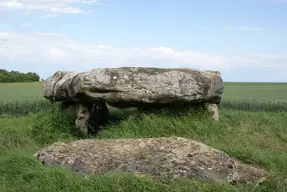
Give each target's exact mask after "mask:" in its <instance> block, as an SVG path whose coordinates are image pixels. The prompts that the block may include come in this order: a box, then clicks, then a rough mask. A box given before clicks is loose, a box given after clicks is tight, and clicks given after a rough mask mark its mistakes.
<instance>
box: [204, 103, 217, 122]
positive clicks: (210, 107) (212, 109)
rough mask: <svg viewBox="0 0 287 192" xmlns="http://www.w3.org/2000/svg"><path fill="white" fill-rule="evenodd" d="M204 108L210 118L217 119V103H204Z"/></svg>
mask: <svg viewBox="0 0 287 192" xmlns="http://www.w3.org/2000/svg"><path fill="white" fill-rule="evenodd" d="M204 109H205V110H206V111H207V112H208V113H209V114H210V116H211V117H212V119H214V120H216V121H218V120H219V109H218V105H217V104H214V103H204Z"/></svg>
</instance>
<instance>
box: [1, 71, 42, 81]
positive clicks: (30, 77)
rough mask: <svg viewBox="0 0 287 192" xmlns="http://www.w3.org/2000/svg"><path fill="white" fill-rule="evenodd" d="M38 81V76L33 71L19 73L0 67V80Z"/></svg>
mask: <svg viewBox="0 0 287 192" xmlns="http://www.w3.org/2000/svg"><path fill="white" fill-rule="evenodd" d="M36 81H40V76H39V75H38V74H37V73H34V72H28V73H26V74H25V73H21V72H19V71H10V72H9V71H7V70H5V69H0V82H4V83H13V82H36Z"/></svg>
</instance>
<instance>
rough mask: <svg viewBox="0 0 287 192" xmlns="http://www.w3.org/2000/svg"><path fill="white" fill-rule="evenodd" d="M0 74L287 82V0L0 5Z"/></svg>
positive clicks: (42, 0) (59, 0)
mask: <svg viewBox="0 0 287 192" xmlns="http://www.w3.org/2000/svg"><path fill="white" fill-rule="evenodd" d="M0 18H1V19H0V68H6V69H8V70H18V71H23V72H27V71H35V72H37V73H39V74H40V75H41V77H42V78H47V77H49V76H50V75H52V74H53V73H54V72H55V71H57V70H68V71H85V70H89V69H94V68H102V67H121V66H137V67H139V66H142V67H145V66H146V67H167V68H172V67H188V68H197V69H203V70H204V69H207V70H209V69H211V70H219V71H220V72H221V73H222V77H223V79H224V80H225V81H283V82H286V81H287V0H232V1H231V0H217V1H214V0H201V1H195V0H177V1H174V0H173V1H172V0H98V1H94V0H0Z"/></svg>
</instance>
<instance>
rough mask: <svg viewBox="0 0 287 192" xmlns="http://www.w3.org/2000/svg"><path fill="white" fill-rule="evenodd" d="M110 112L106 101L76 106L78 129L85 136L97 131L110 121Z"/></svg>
mask: <svg viewBox="0 0 287 192" xmlns="http://www.w3.org/2000/svg"><path fill="white" fill-rule="evenodd" d="M108 117H109V110H108V107H107V105H106V103H105V102H104V101H97V102H93V103H89V104H87V103H86V104H81V103H80V104H76V120H75V125H76V128H77V129H78V130H79V131H80V132H82V133H83V134H84V135H86V136H88V135H89V133H90V132H93V131H95V130H97V129H98V128H99V127H98V126H99V125H103V124H105V123H106V122H107V121H108Z"/></svg>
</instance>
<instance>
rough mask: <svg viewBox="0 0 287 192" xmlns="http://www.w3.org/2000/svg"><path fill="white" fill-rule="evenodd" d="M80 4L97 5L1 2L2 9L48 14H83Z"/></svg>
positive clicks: (54, 0) (86, 0) (70, 0)
mask: <svg viewBox="0 0 287 192" xmlns="http://www.w3.org/2000/svg"><path fill="white" fill-rule="evenodd" d="M79 4H90V5H91V4H94V5H95V4H97V2H96V1H95V0H0V8H5V9H22V10H24V11H25V12H27V11H28V12H30V11H41V12H46V13H53V14H59V13H71V14H77V13H83V12H84V11H83V10H82V9H80V8H78V7H77V5H79Z"/></svg>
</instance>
